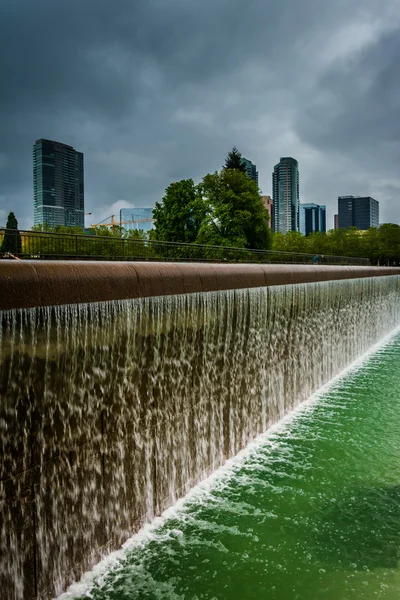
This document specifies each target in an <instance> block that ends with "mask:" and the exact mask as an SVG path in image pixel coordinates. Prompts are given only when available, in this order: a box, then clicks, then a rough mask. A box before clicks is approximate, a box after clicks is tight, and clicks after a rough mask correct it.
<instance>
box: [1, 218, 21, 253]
mask: <svg viewBox="0 0 400 600" xmlns="http://www.w3.org/2000/svg"><path fill="white" fill-rule="evenodd" d="M21 251H22V242H21V234H20V232H19V231H18V221H17V219H16V218H15V215H14V213H13V212H10V214H9V215H8V219H7V224H6V231H5V234H4V238H3V243H2V244H1V252H2V253H3V252H4V253H6V252H10V253H11V254H21Z"/></svg>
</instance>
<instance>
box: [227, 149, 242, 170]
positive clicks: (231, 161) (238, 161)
mask: <svg viewBox="0 0 400 600" xmlns="http://www.w3.org/2000/svg"><path fill="white" fill-rule="evenodd" d="M224 169H236V170H237V171H241V172H242V173H246V172H247V171H246V165H245V163H244V162H243V157H242V154H241V152H239V150H238V149H237V148H236V146H233V148H232V150H231V151H230V152H229V153H228V156H227V157H226V159H225V165H224Z"/></svg>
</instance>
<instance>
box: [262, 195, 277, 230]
mask: <svg viewBox="0 0 400 600" xmlns="http://www.w3.org/2000/svg"><path fill="white" fill-rule="evenodd" d="M261 200H262V202H263V204H264V206H265V208H266V210H267V213H268V214H269V219H268V227H271V229H272V228H273V223H272V218H273V207H274V203H273V201H272V198H271V196H261Z"/></svg>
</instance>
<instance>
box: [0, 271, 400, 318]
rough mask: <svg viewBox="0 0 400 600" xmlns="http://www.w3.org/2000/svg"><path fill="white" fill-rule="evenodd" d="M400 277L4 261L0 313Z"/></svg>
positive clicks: (0, 277)
mask: <svg viewBox="0 0 400 600" xmlns="http://www.w3.org/2000/svg"><path fill="white" fill-rule="evenodd" d="M387 275H400V268H399V267H358V266H328V265H326V266H323V265H256V264H215V263H213V264H204V263H161V262H160V263H151V262H111V261H109V262H96V261H43V262H41V261H28V260H27V261H13V260H2V261H0V290H1V293H0V310H9V309H14V308H33V307H39V306H57V305H63V304H80V303H86V302H104V301H110V300H127V299H130V298H145V297H151V296H166V295H174V294H188V293H196V292H211V291H218V290H232V289H240V288H252V287H262V286H273V285H287V284H290V283H311V282H317V281H332V280H338V279H355V278H363V277H381V276H387Z"/></svg>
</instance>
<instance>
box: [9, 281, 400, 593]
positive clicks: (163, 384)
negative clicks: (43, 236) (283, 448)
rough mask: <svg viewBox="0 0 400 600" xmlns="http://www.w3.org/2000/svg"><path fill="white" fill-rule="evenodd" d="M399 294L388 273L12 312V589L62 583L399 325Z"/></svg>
mask: <svg viewBox="0 0 400 600" xmlns="http://www.w3.org/2000/svg"><path fill="white" fill-rule="evenodd" d="M399 300H400V277H399V276H387V277H376V278H375V277H372V278H368V279H353V280H342V281H328V282H320V283H308V284H296V285H286V286H277V287H263V288H252V289H239V290H231V291H222V292H207V293H197V294H187V295H184V294H183V295H177V296H164V297H154V298H141V299H135V300H121V301H114V302H104V303H92V304H82V305H67V306H57V307H46V308H37V309H23V310H22V309H21V310H19V309H18V310H9V311H3V312H0V321H1V323H0V358H1V362H0V479H1V481H0V504H1V506H0V517H1V523H2V526H1V533H0V551H1V552H0V585H1V586H2V589H3V590H6V598H7V599H8V598H10V599H11V600H22V599H24V600H25V599H28V598H29V599H30V598H36V597H38V596H39V595H41V597H42V598H50V597H51V596H52V595H53V594H55V593H59V592H61V591H62V589H64V588H65V586H66V585H67V584H68V583H69V582H71V581H72V579H74V578H75V579H76V578H79V576H80V574H81V573H82V571H83V570H85V569H87V568H88V567H90V566H91V565H93V564H94V563H95V562H97V561H98V560H99V559H100V557H101V556H103V555H104V554H105V553H107V552H109V551H110V550H112V549H114V548H116V547H118V546H119V545H120V544H121V543H122V542H123V541H125V540H126V538H127V537H128V536H130V535H131V534H132V533H133V532H135V531H137V530H138V529H139V528H140V527H141V526H142V525H143V524H144V523H145V522H148V521H150V520H151V519H152V518H153V517H154V516H155V515H158V514H160V513H161V512H162V511H163V510H164V509H165V508H166V507H168V506H169V505H171V504H172V503H174V502H175V501H176V499H177V498H179V497H181V496H183V495H184V494H185V493H186V492H187V491H188V490H189V489H190V487H192V486H193V485H194V484H196V483H197V482H198V481H200V480H201V479H203V478H204V477H206V476H207V475H208V474H209V473H210V472H212V471H213V470H215V469H216V468H217V467H218V466H220V465H221V464H222V463H223V462H224V461H225V460H226V459H227V458H228V457H231V456H233V455H235V454H236V453H237V452H238V451H239V450H240V449H241V448H243V447H244V446H246V445H247V444H248V442H249V441H250V440H252V439H253V438H254V437H255V436H257V435H258V434H259V433H261V432H263V431H265V430H266V429H267V428H268V426H269V425H270V424H271V423H273V422H275V421H276V420H278V419H279V418H281V417H282V416H283V415H284V414H285V412H287V411H288V410H290V409H291V408H292V407H294V406H295V405H296V404H297V403H299V402H301V401H302V400H304V399H306V398H307V397H308V396H309V395H310V394H311V393H313V392H314V391H315V390H317V389H318V388H319V387H321V386H322V385H323V384H325V383H326V382H328V381H329V380H330V379H331V378H332V377H333V376H335V375H336V374H337V373H339V372H340V371H341V370H342V369H343V368H345V367H346V366H347V365H348V364H349V363H351V362H352V361H353V360H355V359H356V358H357V357H358V356H360V355H361V354H362V353H363V352H365V351H366V350H367V349H368V348H369V347H371V346H372V345H373V344H374V343H376V342H377V341H378V340H379V339H380V338H381V337H383V336H384V335H385V334H387V333H388V332H389V331H390V330H392V329H393V328H394V327H395V326H396V325H397V324H399V322H400V302H399ZM7 594H8V595H7Z"/></svg>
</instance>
